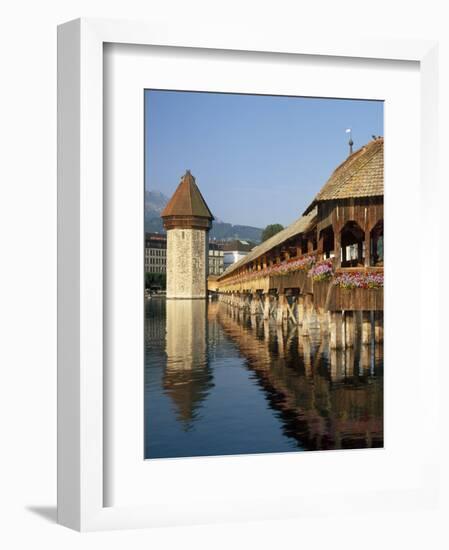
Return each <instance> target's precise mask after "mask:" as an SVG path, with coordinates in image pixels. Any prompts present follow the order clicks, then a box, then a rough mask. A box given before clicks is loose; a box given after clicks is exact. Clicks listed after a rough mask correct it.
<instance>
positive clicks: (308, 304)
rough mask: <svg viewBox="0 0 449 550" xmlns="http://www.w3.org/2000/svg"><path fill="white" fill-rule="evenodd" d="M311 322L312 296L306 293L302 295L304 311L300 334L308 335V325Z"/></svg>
mask: <svg viewBox="0 0 449 550" xmlns="http://www.w3.org/2000/svg"><path fill="white" fill-rule="evenodd" d="M311 322H312V296H311V295H310V294H306V295H305V296H304V312H303V319H302V335H303V336H310V325H311Z"/></svg>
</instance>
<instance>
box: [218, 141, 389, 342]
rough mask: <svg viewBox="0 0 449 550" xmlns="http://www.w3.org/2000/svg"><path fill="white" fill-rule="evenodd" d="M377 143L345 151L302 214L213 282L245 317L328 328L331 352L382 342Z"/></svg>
mask: <svg viewBox="0 0 449 550" xmlns="http://www.w3.org/2000/svg"><path fill="white" fill-rule="evenodd" d="M383 143H384V142H383V138H380V137H379V138H375V139H373V140H372V141H371V142H369V143H368V144H367V145H365V146H364V147H362V148H361V149H359V150H358V151H356V152H355V153H353V154H351V155H350V156H349V157H348V158H347V159H346V160H345V161H344V162H343V163H342V164H341V165H340V166H338V167H337V168H336V169H335V170H334V172H333V173H332V175H331V177H330V178H329V180H328V181H327V182H326V184H325V185H324V186H323V188H322V189H321V190H320V192H319V193H318V194H317V195H316V197H315V198H314V199H313V201H312V202H311V204H310V205H309V207H308V208H307V209H306V211H305V212H304V214H303V215H302V216H301V217H300V218H299V219H298V220H296V221H295V222H294V223H292V224H291V225H290V226H288V227H287V228H285V229H284V230H282V231H281V232H279V233H277V234H276V235H274V236H273V237H271V238H270V239H268V240H267V241H265V242H263V243H262V244H260V245H259V246H257V247H255V248H254V249H253V250H252V251H251V252H250V253H249V254H248V255H247V256H245V257H244V258H242V259H241V260H239V261H238V262H236V263H235V264H233V265H231V266H230V267H229V268H228V269H227V270H226V271H225V272H224V273H223V274H222V275H221V276H220V277H219V278H218V280H217V281H215V283H214V284H215V288H216V290H217V292H218V294H219V299H220V300H221V301H222V302H225V303H227V304H229V305H230V306H232V307H236V308H239V309H243V310H245V311H247V312H248V313H249V314H251V315H262V316H263V317H264V319H269V318H270V317H271V316H273V317H274V318H275V319H276V322H278V323H283V322H288V321H290V322H293V323H296V324H299V325H302V330H303V334H304V335H307V334H308V333H309V331H310V330H311V329H312V328H313V327H316V326H318V327H319V328H320V330H323V331H329V332H330V338H331V347H332V348H334V349H336V348H341V347H345V346H352V345H354V340H355V335H356V326H357V327H360V328H361V330H360V331H359V332H360V333H361V341H362V343H364V344H368V343H370V342H371V341H372V339H373V336H374V338H375V339H376V341H377V342H380V341H382V339H383V258H384V254H383V250H384V238H383V194H384V184H383V172H384V170H383V168H384V162H383Z"/></svg>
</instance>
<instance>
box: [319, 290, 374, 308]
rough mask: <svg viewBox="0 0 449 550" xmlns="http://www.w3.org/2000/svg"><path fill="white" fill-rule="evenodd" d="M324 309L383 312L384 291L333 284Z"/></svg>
mask: <svg viewBox="0 0 449 550" xmlns="http://www.w3.org/2000/svg"><path fill="white" fill-rule="evenodd" d="M324 307H325V309H326V310H328V311H343V310H345V311H383V309H384V289H383V287H381V288H341V287H339V286H337V285H334V284H332V285H331V286H330V287H329V289H328V293H327V298H326V302H325V306H324Z"/></svg>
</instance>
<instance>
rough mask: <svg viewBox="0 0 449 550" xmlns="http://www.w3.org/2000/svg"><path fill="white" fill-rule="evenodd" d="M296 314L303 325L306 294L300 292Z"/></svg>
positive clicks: (299, 323) (299, 322)
mask: <svg viewBox="0 0 449 550" xmlns="http://www.w3.org/2000/svg"><path fill="white" fill-rule="evenodd" d="M296 311H297V313H296V315H297V319H298V325H302V324H303V322H304V296H303V295H302V294H300V295H299V296H298V304H297V307H296Z"/></svg>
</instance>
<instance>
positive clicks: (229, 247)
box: [223, 239, 255, 269]
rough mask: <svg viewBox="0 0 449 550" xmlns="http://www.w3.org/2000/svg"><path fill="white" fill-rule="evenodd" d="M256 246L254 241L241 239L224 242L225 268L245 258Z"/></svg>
mask: <svg viewBox="0 0 449 550" xmlns="http://www.w3.org/2000/svg"><path fill="white" fill-rule="evenodd" d="M254 247H255V244H254V243H251V242H249V241H243V240H240V239H236V240H234V241H228V242H225V243H223V263H224V268H225V269H227V268H228V267H229V266H231V265H232V264H234V263H236V262H238V261H239V260H241V259H242V258H244V257H245V256H246V255H247V254H248V253H249V252H250V251H251V250H252V249H253V248H254Z"/></svg>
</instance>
